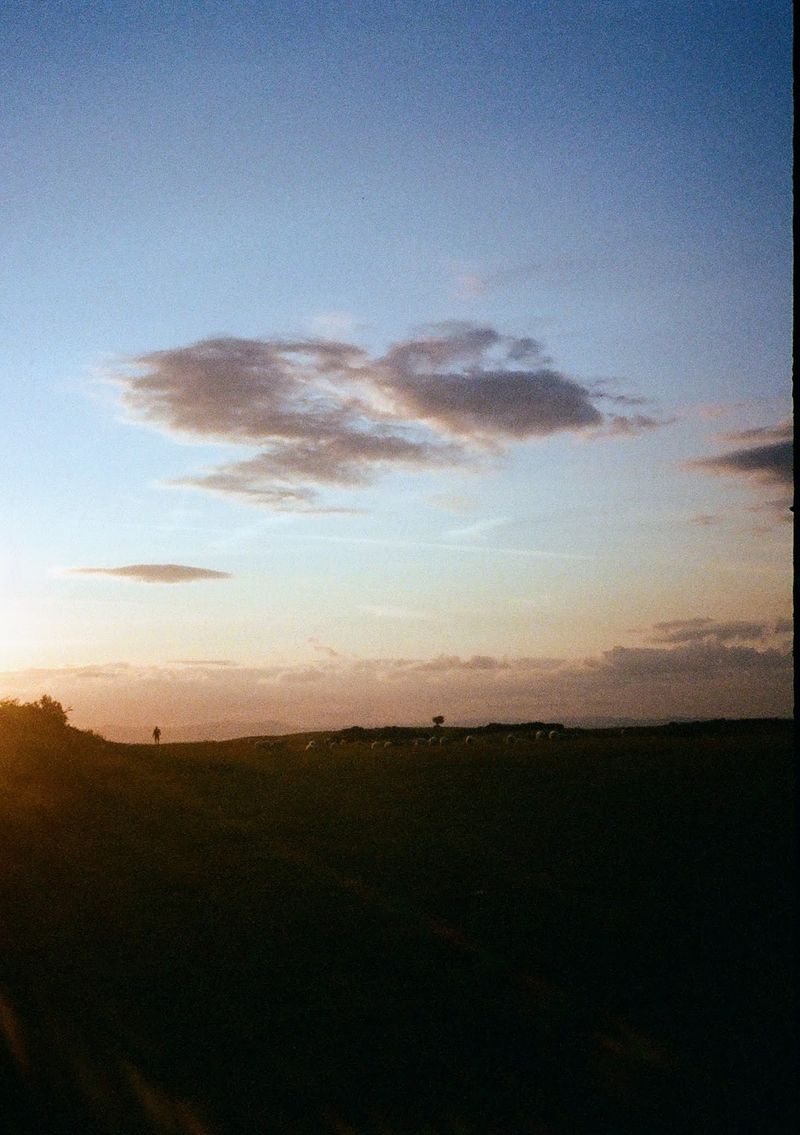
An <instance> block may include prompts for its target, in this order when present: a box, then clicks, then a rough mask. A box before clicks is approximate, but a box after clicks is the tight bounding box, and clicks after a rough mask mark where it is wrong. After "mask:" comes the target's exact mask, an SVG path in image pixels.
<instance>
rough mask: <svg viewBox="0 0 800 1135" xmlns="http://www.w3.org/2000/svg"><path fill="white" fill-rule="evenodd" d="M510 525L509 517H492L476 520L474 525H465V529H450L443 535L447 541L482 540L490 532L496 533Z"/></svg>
mask: <svg viewBox="0 0 800 1135" xmlns="http://www.w3.org/2000/svg"><path fill="white" fill-rule="evenodd" d="M510 523H511V520H510V518H509V517H507V516H490V517H487V518H486V519H485V520H476V521H475V523H474V524H468V525H465V526H464V527H463V528H449V529H448V530H447V531H446V532H444V533H443V535H444V538H445V539H446V540H481V539H483V537H485V536H488V535H489V533H490V532H495V531H496V530H497V529H498V528H503V527H504V526H505V525H506V524H510Z"/></svg>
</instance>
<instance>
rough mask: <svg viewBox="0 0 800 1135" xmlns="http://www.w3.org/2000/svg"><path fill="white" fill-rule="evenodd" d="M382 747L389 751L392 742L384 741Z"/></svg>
mask: <svg viewBox="0 0 800 1135" xmlns="http://www.w3.org/2000/svg"><path fill="white" fill-rule="evenodd" d="M383 747H384V749H391V747H392V742H391V741H384V742H383Z"/></svg>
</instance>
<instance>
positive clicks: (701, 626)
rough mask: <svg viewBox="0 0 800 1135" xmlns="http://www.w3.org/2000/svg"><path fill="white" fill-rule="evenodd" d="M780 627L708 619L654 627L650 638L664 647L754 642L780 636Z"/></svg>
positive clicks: (678, 621)
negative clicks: (696, 643) (682, 644)
mask: <svg viewBox="0 0 800 1135" xmlns="http://www.w3.org/2000/svg"><path fill="white" fill-rule="evenodd" d="M782 626H783V624H782V623H779V624H774V623H763V622H753V621H750V622H748V621H746V620H743V619H740V620H732V621H730V622H716V621H715V620H714V619H709V618H698V619H673V620H671V621H669V622H663V623H655V624H654V625H653V629H652V632H651V634H650V637H651V639H652V641H654V642H664V643H689V642H704V643H711V642H715V643H721V642H758V641H763V640H764V639H767V638H770V637H771V636H773V635H775V634H780V633H782V629H781V628H782Z"/></svg>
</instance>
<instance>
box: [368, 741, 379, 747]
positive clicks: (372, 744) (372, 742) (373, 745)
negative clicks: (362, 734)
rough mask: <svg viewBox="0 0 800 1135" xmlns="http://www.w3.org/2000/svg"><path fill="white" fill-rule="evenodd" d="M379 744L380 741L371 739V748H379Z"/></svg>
mask: <svg viewBox="0 0 800 1135" xmlns="http://www.w3.org/2000/svg"><path fill="white" fill-rule="evenodd" d="M379 745H380V741H371V742H370V746H369V747H370V749H377V748H378V746H379Z"/></svg>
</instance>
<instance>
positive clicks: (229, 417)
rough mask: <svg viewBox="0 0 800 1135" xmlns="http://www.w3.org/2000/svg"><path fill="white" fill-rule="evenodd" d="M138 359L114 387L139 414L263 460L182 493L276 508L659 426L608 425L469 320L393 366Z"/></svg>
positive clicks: (184, 353) (222, 346) (212, 346)
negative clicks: (556, 438) (553, 441)
mask: <svg viewBox="0 0 800 1135" xmlns="http://www.w3.org/2000/svg"><path fill="white" fill-rule="evenodd" d="M129 362H130V366H129V367H128V368H127V370H126V371H125V373H121V374H118V375H117V376H116V380H117V382H118V384H119V385H120V387H121V388H122V401H123V404H124V406H125V407H126V408H127V410H128V412H129V413H130V415H131V417H132V418H134V419H136V420H139V421H141V422H144V423H146V424H149V425H151V426H154V427H156V428H160V429H164V430H166V431H167V432H168V433H171V434H175V435H179V436H181V437H184V438H188V439H190V440H193V441H196V442H198V443H204V444H208V443H227V444H235V445H240V446H245V447H247V448H248V449H250V450H251V451H254V452H253V453H252V454H251V455H250V456H247V457H245V458H243V459H242V460H239V461H234V462H228V463H226V464H222V465H217V466H215V467H213V468H211V469H208V470H207V471H204V472H200V473H199V474H197V475H195V476H190V477H186V478H183V479H182V480H180V481H178V482H172V483H174V484H180V485H185V486H191V487H195V488H201V489H205V490H207V491H211V492H216V493H221V494H224V495H227V496H230V497H233V498H236V499H239V500H241V501H247V502H250V503H253V504H256V505H260V506H262V507H266V508H270V509H272V510H274V511H293V512H294V511H350V510H349V509H345V510H343V509H341V508H336V507H335V506H327V505H325V506H323V505H321V504H320V492H321V491H322V490H325V489H328V490H330V489H334V490H335V489H345V490H350V489H357V488H362V487H365V486H368V485H371V484H372V483H374V481H375V480H376V478H377V477H378V476H380V475H381V474H383V473H385V472H387V471H390V470H392V469H404V470H412V471H415V470H419V471H424V470H431V469H437V468H453V467H458V466H465V467H469V466H471V467H480V466H483V465H485V463H486V460H487V456H489V455H494V456H495V457H496V456H498V455H502V454H503V453H505V452H506V451H507V449H508V448H509V447H510V446H511V445H513V444H516V443H519V442H524V441H526V440H529V439H532V438H544V437H548V436H551V435H553V434H555V433H559V432H572V433H577V434H585V435H587V436H593V435H596V434H597V433H598V432H601V431H602V430H603V429H606V430H607V431H608V432H609V433H611V434H629V433H638V432H640V431H642V430H646V429H652V428H654V426H656V425H659V424H660V423H658V422H657V421H656V420H655V419H652V418H648V417H646V416H644V415H640V414H637V415H634V416H632V417H624V416H620V415H612V416H610V417H606V416H605V415H604V414H603V413H602V412H601V411H600V410H598V409H597V407H596V406H595V404H594V400H595V399H596V398H600V397H603V396H604V395H603V394H602V393H601V392H600V391H598V392H593V391H592V390H590V389H589V388H587V387H586V386H583V385H582V384H581V383H579V382H577V381H576V380H575V379H573V378H571V377H569V376H567V375H565V374H563V373H562V372H561V371H559V370H557V369H555V368H554V367H553V366H552V365H551V361H550V360H549V359H548V358H547V357H546V356H545V355H544V354H543V351H542V347H541V344H540V343H538V342H537V341H536V340H535V339H532V338H529V337H515V336H509V335H502V334H500V333H499V332H498V331H496V330H495V329H494V328H491V327H481V326H476V325H473V324H469V323H444V324H439V325H436V326H434V327H431V328H428V329H427V330H425V331H423V332H422V333H421V334H419V335H418V336H416V337H411V338H409V339H406V340H404V341H402V342H399V343H395V344H394V345H393V346H392V347H391V348H390V349H389V350H388V351H387V352H386V353H385V354H384V355H382V356H371V355H369V354H368V353H367V352H366V351H365V350H363V349H362V348H360V347H358V346H356V345H354V344H351V343H344V342H334V341H332V340H327V339H319V338H306V339H279V338H275V339H264V340H259V339H234V338H219V339H208V340H205V341H203V342H200V343H195V344H193V345H191V346H188V347H178V348H175V349H173V350H166V351H155V352H151V353H149V354H143V355H140V356H137V357H136V358H133V359H131V360H129ZM615 398H616V400H617V401H622V400H624V396H622V395H620V396H615Z"/></svg>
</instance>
